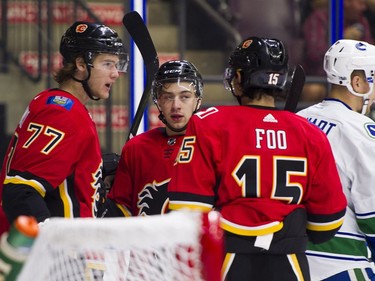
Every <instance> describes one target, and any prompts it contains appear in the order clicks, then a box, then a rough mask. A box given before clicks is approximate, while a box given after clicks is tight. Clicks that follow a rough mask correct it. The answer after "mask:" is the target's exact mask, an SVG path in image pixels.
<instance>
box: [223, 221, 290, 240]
mask: <svg viewBox="0 0 375 281" xmlns="http://www.w3.org/2000/svg"><path fill="white" fill-rule="evenodd" d="M220 225H221V227H222V228H223V229H224V230H226V231H228V232H231V233H234V234H237V235H243V236H260V235H266V234H270V233H275V232H277V231H279V230H280V229H282V228H283V223H282V222H279V221H275V222H271V223H268V224H264V225H260V226H244V225H239V224H235V223H233V222H230V221H228V220H226V219H224V218H221V220H220Z"/></svg>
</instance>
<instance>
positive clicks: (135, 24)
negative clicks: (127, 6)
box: [122, 11, 159, 141]
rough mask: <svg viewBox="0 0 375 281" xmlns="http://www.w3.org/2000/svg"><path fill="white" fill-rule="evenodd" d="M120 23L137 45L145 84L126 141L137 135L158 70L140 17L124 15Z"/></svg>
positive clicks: (152, 48)
mask: <svg viewBox="0 0 375 281" xmlns="http://www.w3.org/2000/svg"><path fill="white" fill-rule="evenodd" d="M122 22H123V24H124V26H125V27H126V29H127V30H128V32H129V34H130V36H131V37H132V39H133V41H134V43H135V44H136V45H137V47H138V49H139V51H140V53H141V55H142V58H143V62H144V64H145V68H146V83H145V88H144V90H143V94H142V97H141V100H140V102H139V105H138V108H137V111H136V114H135V116H134V121H133V123H132V125H131V127H130V129H129V134H128V137H127V141H128V140H129V139H131V138H132V137H134V136H135V135H136V134H137V131H138V127H139V124H140V123H141V120H142V117H143V112H144V111H145V108H146V106H147V102H148V99H149V97H150V89H151V83H152V80H153V77H154V74H155V73H156V72H157V71H158V69H159V58H158V55H157V53H156V49H155V46H154V43H153V42H152V39H151V36H150V33H149V32H148V29H147V26H146V25H145V23H144V21H143V19H142V17H141V16H140V15H139V14H138V12H136V11H132V12H129V13H127V14H125V16H124V18H123V19H122Z"/></svg>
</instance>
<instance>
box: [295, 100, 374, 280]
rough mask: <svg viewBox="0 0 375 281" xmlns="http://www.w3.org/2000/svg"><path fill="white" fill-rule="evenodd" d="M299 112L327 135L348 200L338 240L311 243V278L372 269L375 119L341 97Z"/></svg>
mask: <svg viewBox="0 0 375 281" xmlns="http://www.w3.org/2000/svg"><path fill="white" fill-rule="evenodd" d="M297 114H298V115H301V116H304V117H306V118H307V119H308V120H309V121H310V122H311V123H313V124H315V125H317V126H318V127H319V128H320V129H321V130H323V131H324V132H325V133H326V135H327V137H328V139H329V141H330V144H331V147H332V150H333V154H334V156H335V161H336V164H337V168H338V171H339V174H340V179H341V183H342V185H343V189H344V192H345V195H346V197H347V201H348V207H347V211H346V215H345V219H344V224H343V226H342V227H341V229H340V230H339V232H338V233H337V234H336V236H335V238H333V239H332V240H330V241H328V242H326V243H323V244H319V245H313V244H311V243H309V246H308V251H307V252H306V254H307V257H308V260H309V264H310V271H311V278H312V280H321V279H324V278H327V277H329V276H332V275H334V274H337V273H339V272H342V271H345V270H348V269H352V268H365V267H372V268H373V267H374V265H373V263H372V262H371V261H370V260H369V256H370V255H369V251H368V250H369V249H368V248H367V247H366V244H368V245H369V247H370V249H371V250H372V252H373V253H375V166H374V162H375V122H374V121H373V120H372V119H370V118H368V117H366V116H364V115H362V114H359V113H357V112H355V111H353V110H351V108H350V107H349V106H347V105H346V104H344V103H343V102H341V101H339V100H337V99H326V100H324V101H322V102H321V103H319V104H316V105H313V106H310V107H308V108H306V109H304V110H301V111H300V112H298V113H297ZM316 145H319V144H318V143H317V144H316ZM327 177H329V175H327Z"/></svg>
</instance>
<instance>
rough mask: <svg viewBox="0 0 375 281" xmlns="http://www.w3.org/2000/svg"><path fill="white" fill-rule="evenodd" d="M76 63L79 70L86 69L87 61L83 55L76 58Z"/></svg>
mask: <svg viewBox="0 0 375 281" xmlns="http://www.w3.org/2000/svg"><path fill="white" fill-rule="evenodd" d="M75 63H76V67H77V69H78V70H79V71H84V70H85V69H86V63H85V61H84V59H83V58H82V57H78V58H76V60H75Z"/></svg>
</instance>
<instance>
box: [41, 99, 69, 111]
mask: <svg viewBox="0 0 375 281" xmlns="http://www.w3.org/2000/svg"><path fill="white" fill-rule="evenodd" d="M47 104H55V105H59V106H62V107H64V108H66V109H67V110H70V109H71V108H72V106H73V104H74V101H73V100H71V99H70V98H67V97H62V96H51V97H49V98H48V100H47Z"/></svg>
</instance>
